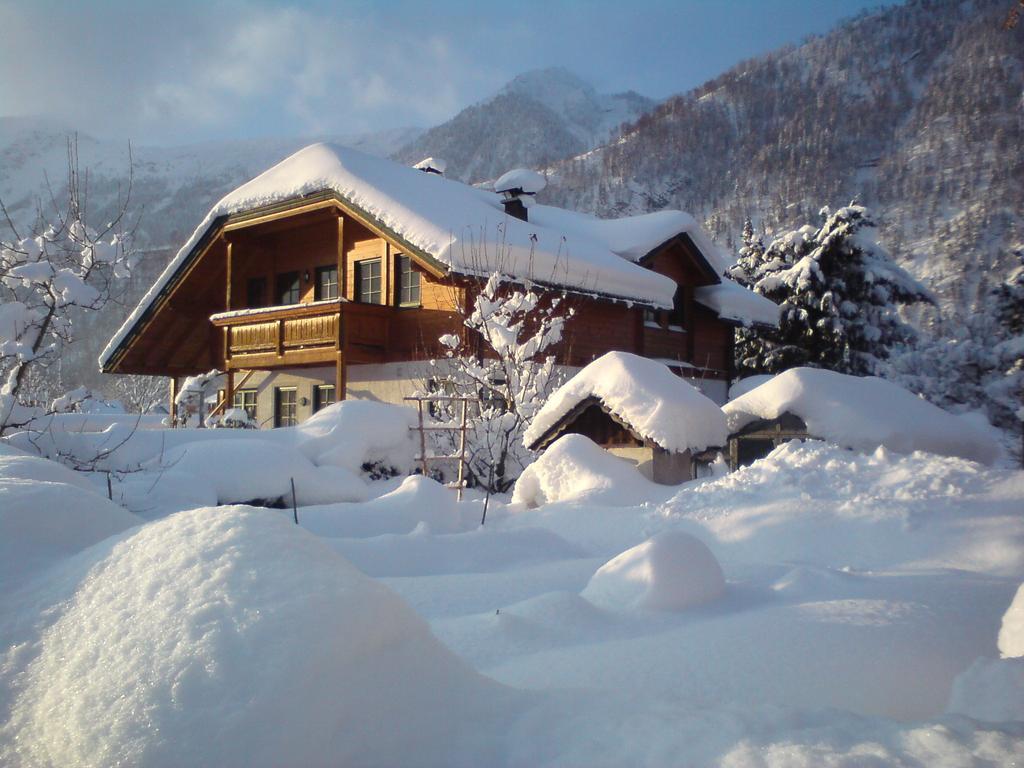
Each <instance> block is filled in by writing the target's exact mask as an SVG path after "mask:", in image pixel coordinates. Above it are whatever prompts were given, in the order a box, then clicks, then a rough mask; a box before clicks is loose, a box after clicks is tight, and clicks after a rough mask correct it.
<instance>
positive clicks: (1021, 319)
mask: <svg viewBox="0 0 1024 768" xmlns="http://www.w3.org/2000/svg"><path fill="white" fill-rule="evenodd" d="M1015 252H1016V255H1017V258H1018V260H1019V262H1020V265H1019V266H1018V267H1017V268H1016V269H1015V270H1014V271H1013V272H1011V273H1010V276H1009V277H1008V278H1007V279H1006V281H1005V282H1003V283H1002V284H1000V285H998V286H996V287H995V288H994V289H993V291H992V295H991V299H992V304H993V308H994V314H995V318H996V320H997V322H998V323H999V325H1000V328H1001V330H1002V333H1003V337H1002V339H1001V340H1000V341H999V343H998V344H996V345H995V346H994V347H993V350H992V351H993V354H994V355H995V358H996V366H997V368H996V371H997V375H996V376H993V377H991V378H990V379H989V380H987V381H986V382H985V394H986V395H987V396H988V397H989V398H990V399H991V401H992V405H991V408H990V410H991V411H992V419H993V422H994V423H996V424H999V425H1000V426H1006V427H1007V428H1012V426H1017V427H1018V428H1020V426H1021V425H1020V424H1019V423H1018V424H1016V425H1014V421H1013V420H1014V418H1016V420H1017V422H1024V245H1022V246H1020V247H1018V248H1016V249H1015ZM1021 460H1022V461H1024V455H1022V456H1021Z"/></svg>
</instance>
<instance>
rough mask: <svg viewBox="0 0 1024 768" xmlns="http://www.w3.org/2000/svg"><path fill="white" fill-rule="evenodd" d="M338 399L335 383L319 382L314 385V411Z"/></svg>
mask: <svg viewBox="0 0 1024 768" xmlns="http://www.w3.org/2000/svg"><path fill="white" fill-rule="evenodd" d="M336 399H337V398H336V397H335V394H334V385H333V384H317V385H316V386H315V387H313V413H316V412H317V411H319V410H320V409H321V408H326V407H327V406H328V405H331V403H333V402H335V400H336Z"/></svg>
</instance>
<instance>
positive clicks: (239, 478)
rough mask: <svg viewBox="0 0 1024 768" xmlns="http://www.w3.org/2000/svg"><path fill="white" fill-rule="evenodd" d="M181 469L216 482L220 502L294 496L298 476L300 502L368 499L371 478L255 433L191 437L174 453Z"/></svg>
mask: <svg viewBox="0 0 1024 768" xmlns="http://www.w3.org/2000/svg"><path fill="white" fill-rule="evenodd" d="M166 463H167V465H169V466H170V467H171V468H172V469H173V470H174V472H176V473H178V474H179V475H191V476H192V477H196V478H199V479H200V480H202V481H205V482H206V483H208V484H210V485H211V486H212V487H213V489H214V492H215V493H216V494H217V502H218V503H220V504H233V503H239V502H245V501H253V500H256V499H262V500H273V499H279V498H284V499H285V500H286V501H289V502H290V501H291V498H292V491H291V489H292V481H294V482H295V496H296V501H297V502H298V504H299V505H300V506H304V505H307V504H323V503H326V502H343V501H362V500H363V499H365V498H366V497H367V496H368V495H369V492H368V490H367V488H366V483H364V482H363V481H362V480H360V479H359V478H358V477H356V476H355V475H353V474H352V473H351V472H349V471H348V470H345V469H341V468H332V467H316V466H314V465H313V463H312V462H310V460H309V459H307V458H306V457H305V456H303V455H302V454H301V453H300V452H299V451H297V450H295V449H294V448H289V447H287V446H284V445H280V444H278V443H275V442H272V441H270V440H260V439H254V438H237V439H233V440H216V441H209V442H196V443H188V444H186V445H184V446H182V447H181V448H180V449H177V450H175V451H172V452H171V453H170V454H168V457H167V461H166Z"/></svg>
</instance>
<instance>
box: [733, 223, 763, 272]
mask: <svg viewBox="0 0 1024 768" xmlns="http://www.w3.org/2000/svg"><path fill="white" fill-rule="evenodd" d="M742 237H743V245H742V246H740V250H739V258H738V259H737V260H736V263H735V264H734V265H733V266H732V268H731V269H730V270H729V274H730V275H732V278H733V280H735V281H736V282H737V283H739V284H740V285H742V286H744V287H746V288H753V286H754V283H756V282H757V277H756V276H757V274H758V273H759V271H760V270H761V267H762V266H763V264H764V250H765V249H764V241H763V240H761V238H760V237H759V236H758V235H757V233H755V232H754V224H753V222H752V221H751V220H750V219H745V220H744V221H743V235H742Z"/></svg>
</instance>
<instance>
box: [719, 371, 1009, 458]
mask: <svg viewBox="0 0 1024 768" xmlns="http://www.w3.org/2000/svg"><path fill="white" fill-rule="evenodd" d="M722 410H723V411H724V412H725V415H726V418H727V420H728V426H729V432H730V433H735V432H737V431H739V430H741V429H743V428H744V427H745V426H747V425H748V424H751V423H752V422H754V421H757V420H759V419H767V420H771V419H777V418H779V417H780V416H782V415H783V414H785V413H791V414H793V415H794V416H799V417H800V418H801V419H802V420H803V422H804V423H805V424H806V425H807V432H808V434H810V435H812V436H813V437H820V438H823V439H825V440H829V441H831V442H834V443H837V444H839V445H842V446H844V447H847V448H854V449H856V450H874V449H875V448H877V447H878V446H880V445H883V446H885V447H886V448H888V449H890V450H893V451H896V452H898V453H912V452H913V451H927V452H929V453H937V454H940V455H943V456H960V457H963V458H965V459H972V460H974V461H980V462H982V463H985V464H991V463H992V462H993V461H995V459H996V458H997V457H998V455H999V446H998V445H997V444H996V443H995V441H994V440H993V439H992V438H991V437H990V436H989V435H987V434H985V433H983V432H981V431H980V430H978V429H977V428H975V427H974V426H973V425H972V424H970V423H969V422H968V421H967V420H966V419H962V418H960V417H958V416H955V415H953V414H951V413H948V412H947V411H944V410H942V409H941V408H939V407H937V406H935V405H932V404H931V403H929V402H927V401H926V400H923V399H921V398H920V397H917V396H916V395H914V394H913V393H911V392H909V391H907V390H905V389H903V388H902V387H900V386H898V385H896V384H893V383H892V382H890V381H885V380H884V379H879V378H876V377H873V376H869V377H858V376H847V375H845V374H842V373H836V372H835V371H826V370H822V369H820V368H793V369H791V370H788V371H785V372H783V373H780V374H779V375H778V376H774V377H772V378H771V379H770V380H769V381H767V382H766V383H764V384H762V385H761V386H759V387H755V388H754V389H752V390H750V391H749V392H747V393H746V394H744V395H741V396H740V397H738V398H736V399H735V400H733V401H731V402H729V403H726V404H725V405H724V406H722Z"/></svg>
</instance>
